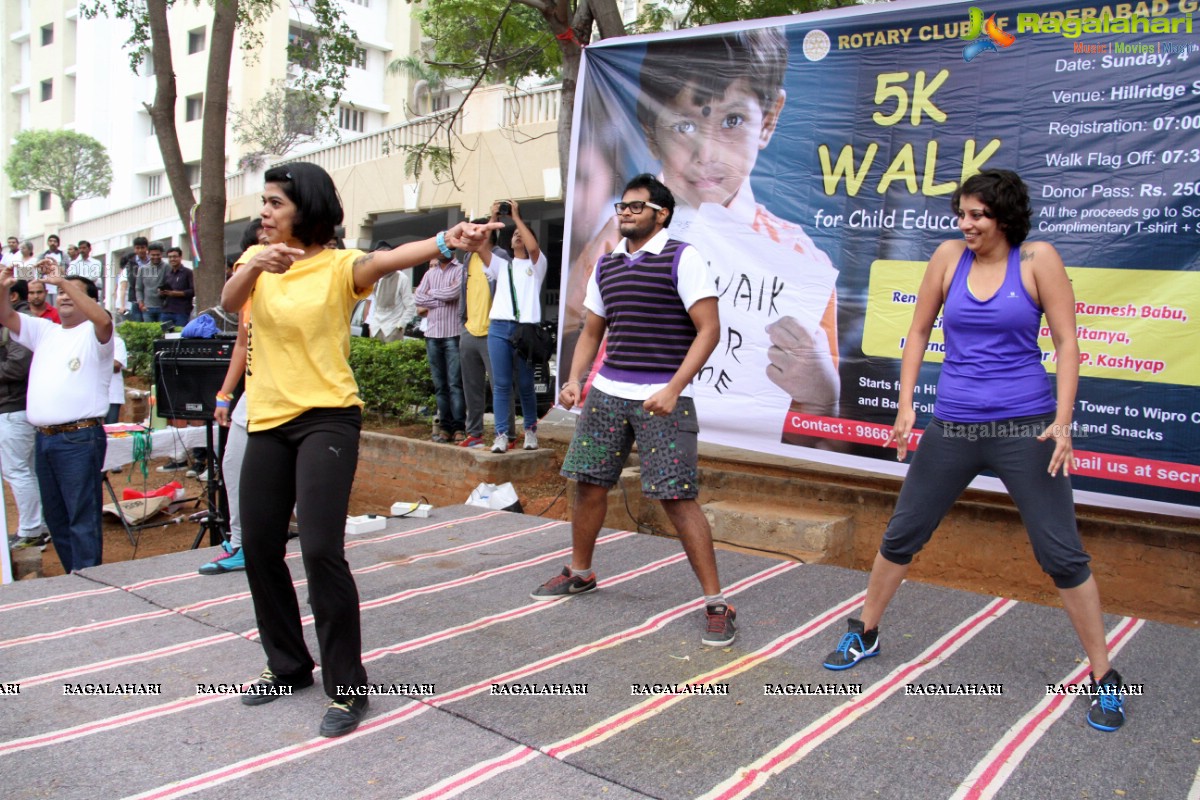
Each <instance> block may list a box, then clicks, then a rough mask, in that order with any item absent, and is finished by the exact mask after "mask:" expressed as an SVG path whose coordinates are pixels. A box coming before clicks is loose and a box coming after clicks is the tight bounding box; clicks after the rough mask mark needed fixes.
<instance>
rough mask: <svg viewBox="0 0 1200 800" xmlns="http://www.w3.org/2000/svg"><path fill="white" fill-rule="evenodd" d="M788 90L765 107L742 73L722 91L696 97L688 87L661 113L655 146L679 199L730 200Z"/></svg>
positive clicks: (694, 202)
mask: <svg viewBox="0 0 1200 800" xmlns="http://www.w3.org/2000/svg"><path fill="white" fill-rule="evenodd" d="M783 101H784V97H783V93H782V92H781V93H780V96H779V99H778V100H777V101H776V102H775V103H773V104H772V105H771V107H770V108H769V109H766V110H764V109H763V107H762V105H761V104H760V102H759V99H758V95H757V94H755V93H754V92H753V91H752V90H751V88H750V82H749V81H747V80H746V79H745V78H739V79H738V80H736V81H734V82H733V83H731V84H729V87H728V88H727V89H726V90H725V94H724V95H721V96H708V97H700V98H697V96H696V94H695V87H693V86H687V87H685V88H684V89H683V91H681V92H680V93H679V94H678V95H676V96H675V97H674V98H672V99H671V100H670V101H668V102H667V103H666V104H665V105H664V107H663V110H662V113H661V114H659V117H658V121H657V125H656V126H655V130H654V136H653V141H651V142H650V147H651V150H652V151H653V152H654V154H655V155H656V156H657V157H658V159H659V160H660V161H661V162H662V170H663V182H664V183H665V184H666V185H667V186H668V187H669V188H670V189H671V191H672V192H673V193H674V194H675V199H676V200H677V201H678V202H681V203H684V204H686V205H689V206H692V207H698V206H699V205H700V204H701V203H720V204H721V205H727V204H728V203H729V201H730V200H732V199H733V197H734V195H736V194H737V191H738V189H739V188H740V187H741V185H742V182H743V181H745V180H746V178H747V177H748V176H749V175H750V171H751V170H753V169H754V163H755V161H757V160H758V152H759V151H760V150H762V149H763V148H764V147H766V146H767V143H768V142H770V141H771V134H772V133H774V131H775V123H776V122H777V121H778V119H779V111H780V109H781V108H782V107H783Z"/></svg>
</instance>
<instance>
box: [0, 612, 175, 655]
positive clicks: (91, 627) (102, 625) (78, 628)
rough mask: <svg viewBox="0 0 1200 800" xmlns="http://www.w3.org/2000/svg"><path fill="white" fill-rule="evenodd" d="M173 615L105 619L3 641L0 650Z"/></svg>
mask: <svg viewBox="0 0 1200 800" xmlns="http://www.w3.org/2000/svg"><path fill="white" fill-rule="evenodd" d="M174 614H175V611H174V610H172V609H170V608H160V609H159V610H157V611H147V612H145V613H143V614H131V615H129V616H127V617H117V618H116V619H105V620H101V621H99V622H92V623H89V624H87V625H75V626H73V627H70V628H63V629H62V630H59V631H49V632H47V633H34V634H30V635H29V636H19V637H17V638H16V639H5V640H3V641H0V650H3V649H5V648H8V647H16V646H17V645H22V644H35V643H37V642H48V641H50V640H52V639H63V638H66V637H67V636H76V635H78V634H81V633H92V632H93V631H102V630H107V629H109V628H116V627H119V626H121V625H129V624H131V623H134V622H144V621H145V620H148V619H158V618H159V617H167V616H172V615H174Z"/></svg>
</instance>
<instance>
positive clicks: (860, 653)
mask: <svg viewBox="0 0 1200 800" xmlns="http://www.w3.org/2000/svg"><path fill="white" fill-rule="evenodd" d="M877 655H879V629H878V628H872V629H871V630H869V631H867V630H864V629H863V624H862V620H858V619H854V618H853V617H851V618H850V630H848V631H847V632H846V634H845V635H844V636H842V640H841V641H840V642H838V647H837V650H834V651H833V652H832V653H830V654H829V655H827V656H825V662H824V667H825V669H835V670H841V669H850V668H851V667H853V666H854V665H855V664H857V663H858V662H859V661H862V660H863V659H864V658H871V657H872V656H877Z"/></svg>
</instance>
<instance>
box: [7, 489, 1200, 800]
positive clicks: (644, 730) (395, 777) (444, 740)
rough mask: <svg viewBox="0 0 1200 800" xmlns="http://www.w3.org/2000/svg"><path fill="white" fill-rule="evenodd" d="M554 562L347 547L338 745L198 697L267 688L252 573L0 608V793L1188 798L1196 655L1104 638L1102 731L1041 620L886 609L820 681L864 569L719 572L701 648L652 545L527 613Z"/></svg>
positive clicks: (1191, 797) (487, 528)
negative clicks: (1114, 702) (1107, 708)
mask: <svg viewBox="0 0 1200 800" xmlns="http://www.w3.org/2000/svg"><path fill="white" fill-rule="evenodd" d="M569 546H570V527H569V524H568V523H563V522H553V521H547V520H544V519H540V518H537V517H529V516H522V515H515V514H506V513H500V512H497V513H488V512H483V511H481V510H480V509H475V508H470V507H466V506H456V507H450V508H441V509H435V510H434V512H433V513H432V515H431V516H430V518H428V519H419V520H393V521H391V522H390V524H389V527H388V528H387V529H386V530H384V531H381V532H378V533H375V534H368V535H366V536H359V537H351V538H350V541H349V547H348V549H347V559H348V560H349V562H350V565H351V567H352V568H353V569H354V571H355V575H356V579H357V581H358V587H359V591H360V593H361V598H362V621H363V651H364V654H365V659H366V666H367V671H368V674H369V675H370V679H371V681H372V683H373V684H375V685H376V686H377V687H378V688H379V689H380V690H381V693H380V694H378V695H376V696H373V697H371V711H370V714H369V716H368V717H367V719H366V720H365V721H364V723H363V725H362V727H361V728H360V729H359V730H358V731H357V732H356V733H354V734H352V735H350V736H347V737H344V738H341V739H333V740H330V739H321V738H319V737H318V736H317V735H316V729H317V724H318V722H319V720H320V717H321V714H322V712H323V708H324V705H325V702H326V698H325V697H324V694H323V692H322V690H321V688H320V676H319V674H318V676H317V678H318V679H317V685H316V686H314V687H313V688H311V689H305V690H302V691H299V692H297V693H296V694H295V695H294V696H292V697H286V698H281V699H279V700H277V701H276V702H273V703H270V704H268V705H264V706H260V707H255V708H250V707H245V706H243V705H242V704H241V703H240V702H239V701H238V698H237V696H236V695H231V694H205V693H202V691H203V690H204V689H208V688H210V687H215V686H217V685H241V684H242V683H244V682H246V681H249V680H251V679H252V678H254V677H255V676H256V675H257V674H258V673H259V671H260V670H261V669H262V667H263V665H264V657H263V653H262V648H261V646H260V645H259V643H258V642H257V641H256V639H255V638H254V627H255V621H254V614H253V610H252V607H251V602H250V598H249V593H248V590H247V587H246V579H245V573H231V574H228V575H221V576H207V577H206V576H200V575H198V574H196V568H197V567H198V566H199V565H200V564H201V563H203V561H204V560H205V559H206V558H207V557H211V556H212V555H213V554H215V551H214V550H204V551H191V552H185V553H176V554H172V555H167V556H160V557H157V558H152V559H146V560H141V561H131V562H124V563H118V564H111V565H106V566H102V567H97V568H94V569H89V570H86V571H84V572H83V573H81V574H76V575H71V576H64V577H59V578H50V579H43V580H34V581H25V582H20V583H17V584H13V585H10V586H6V587H4V588H3V589H0V637H3V638H2V640H0V771H2V774H3V775H4V784H5V788H4V790H3V792H2V794H3V796H4V797H6V798H14V799H15V798H55V800H68V799H70V798H80V800H85V799H86V800H96V799H97V798H116V797H138V798H168V797H181V796H184V795H188V794H195V795H197V796H200V797H212V798H222V799H224V798H247V799H249V800H268V799H269V798H289V800H292V799H294V798H297V797H310V798H327V797H334V798H346V800H351V799H352V798H403V797H453V796H461V797H465V798H477V799H478V798H504V800H523V799H524V798H531V799H532V798H539V799H540V798H611V799H612V800H624V799H625V798H643V797H654V798H700V797H704V798H718V797H719V798H735V797H749V796H754V797H756V798H764V799H765V798H772V799H774V798H778V799H780V800H783V799H784V798H787V799H788V800H792V799H794V798H823V799H824V798H830V799H833V800H840V799H841V798H845V800H861V798H863V797H880V798H905V799H907V798H917V799H920V800H925V799H926V798H935V799H942V798H990V797H997V798H1001V799H1002V800H1010V799H1012V800H1015V799H1016V798H1028V799H1029V800H1057V799H1058V798H1063V799H1064V800H1068V799H1069V800H1079V799H1082V798H1087V799H1088V800H1096V799H1100V800H1103V798H1116V797H1120V798H1124V799H1125V800H1134V799H1135V798H1147V799H1148V800H1167V799H1168V798H1180V800H1184V799H1185V798H1186V799H1187V800H1196V798H1200V774H1198V771H1197V765H1200V724H1198V723H1197V719H1198V717H1197V713H1198V712H1200V702H1197V701H1198V700H1200V688H1198V682H1197V668H1196V657H1195V654H1196V652H1197V651H1198V650H1200V631H1196V630H1192V629H1187V628H1180V627H1173V626H1169V625H1164V624H1159V623H1154V622H1146V621H1142V620H1138V619H1133V618H1128V617H1115V616H1110V617H1106V625H1107V629H1108V632H1109V638H1110V641H1111V642H1112V648H1113V650H1114V652H1115V657H1114V662H1115V664H1116V666H1117V668H1118V669H1119V670H1120V671H1121V672H1122V673H1123V674H1124V675H1125V677H1126V679H1127V680H1128V681H1130V682H1133V683H1136V684H1141V685H1142V688H1143V694H1142V696H1134V697H1130V698H1129V699H1128V701H1127V704H1126V707H1127V710H1128V722H1127V723H1126V726H1125V727H1124V728H1123V729H1122V730H1120V731H1119V732H1117V733H1112V734H1103V733H1099V732H1097V731H1094V730H1092V729H1091V728H1089V727H1088V726H1087V725H1086V724H1085V722H1084V713H1085V710H1086V703H1087V700H1086V699H1085V698H1083V697H1076V696H1070V695H1065V694H1048V693H1047V685H1058V684H1069V683H1071V682H1072V681H1076V680H1078V679H1079V678H1080V677H1081V676H1082V674H1083V669H1084V667H1083V665H1082V663H1081V661H1080V658H1081V656H1082V651H1081V650H1080V648H1079V646H1078V644H1077V643H1076V640H1075V637H1074V636H1073V634H1072V632H1071V628H1070V625H1069V624H1068V621H1067V618H1066V616H1065V614H1063V612H1062V611H1060V610H1058V609H1053V608H1046V607H1042V606H1036V605H1030V604H1025V603H1017V602H1014V601H1011V600H1006V599H1003V598H996V597H986V596H981V595H976V594H971V593H968V592H961V591H953V590H949V589H943V588H938V587H933V586H926V585H921V584H916V583H909V584H906V585H905V586H904V587H902V588H901V590H900V592H899V594H898V596H897V598H896V600H895V602H894V603H893V605H892V607H891V609H890V610H889V613H888V616H887V618H886V619H885V625H884V629H883V639H882V654H881V655H880V656H879V657H877V658H874V659H870V660H868V661H864V662H863V663H861V664H859V665H858V666H857V667H856V668H855V669H853V670H849V671H846V672H838V673H835V672H830V671H828V670H825V669H823V668H822V667H821V663H820V662H821V659H822V657H823V656H824V655H825V654H826V653H827V652H829V651H830V650H831V649H833V647H834V646H835V645H836V643H837V640H838V637H839V636H840V634H841V633H842V632H843V631H844V629H845V619H846V617H847V616H850V615H853V614H854V613H855V612H856V611H857V609H858V607H859V604H860V603H861V601H862V597H863V592H864V589H865V587H866V576H865V574H863V573H860V572H855V571H852V570H846V569H841V568H837V567H827V566H819V565H805V564H800V563H795V562H786V561H778V560H774V559H770V558H764V557H759V556H754V555H748V554H744V553H738V552H729V551H718V559H719V564H720V569H721V577H722V581H723V583H724V585H725V586H726V593H727V595H728V596H729V599H730V600H731V602H732V603H734V604H735V606H736V607H737V609H738V617H739V618H738V625H739V632H738V639H737V641H736V643H735V644H734V645H733V646H732V647H729V648H724V649H716V648H709V647H704V646H703V645H701V644H700V637H701V634H702V632H703V615H702V605H701V599H700V598H699V597H698V586H697V583H696V581H695V578H694V577H693V575H692V573H691V570H690V569H689V567H688V564H687V562H686V560H685V559H684V557H683V553H682V549H681V547H680V545H679V543H678V542H676V541H674V540H671V539H664V538H656V537H651V536H646V535H640V534H634V533H629V532H620V531H605V532H604V534H602V539H601V542H600V544H599V545H598V547H597V550H596V562H595V563H596V567H597V570H598V573H599V576H600V587H599V591H597V592H594V593H592V594H588V595H584V596H580V597H572V598H569V599H566V600H561V601H556V602H550V603H539V602H535V601H533V600H531V599H530V598H529V592H530V591H531V590H532V589H533V588H534V587H536V586H537V585H538V584H539V583H541V582H543V581H545V580H546V579H548V578H549V577H550V576H551V575H553V574H554V573H556V572H557V571H558V570H560V569H561V567H562V565H563V563H565V561H566V559H567V557H568V553H569ZM296 551H297V545H296V543H295V542H293V543H292V545H291V548H290V556H289V558H290V560H289V564H290V565H291V567H292V571H293V574H294V576H295V577H296V579H297V581H298V585H297V592H298V594H299V598H300V601H301V607H302V609H307V606H306V604H305V601H306V598H307V592H308V589H307V585H306V584H305V583H304V582H303V578H304V574H303V567H302V565H301V563H300V560H299V557H298V553H297V552H296ZM1166 579H1167V578H1166V577H1165V576H1164V580H1166ZM306 626H307V627H306V631H307V633H308V636H309V640H310V647H311V648H312V651H313V653H314V655H315V654H316V652H317V650H316V640H315V635H314V633H313V627H312V624H311V620H306ZM497 686H498V687H500V688H499V689H496V688H494V687H497ZM912 687H916V689H917V690H921V691H922V693H920V694H915V693H914V688H912ZM122 690H124V691H125V693H121V694H106V693H104V692H106V691H122Z"/></svg>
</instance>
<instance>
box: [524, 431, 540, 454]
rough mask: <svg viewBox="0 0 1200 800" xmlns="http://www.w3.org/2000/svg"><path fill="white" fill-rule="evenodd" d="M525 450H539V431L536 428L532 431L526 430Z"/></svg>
mask: <svg viewBox="0 0 1200 800" xmlns="http://www.w3.org/2000/svg"><path fill="white" fill-rule="evenodd" d="M525 449H526V450H537V449H538V441H537V429H536V428H534V429H532V430H531V429H529V428H526V429H525Z"/></svg>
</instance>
